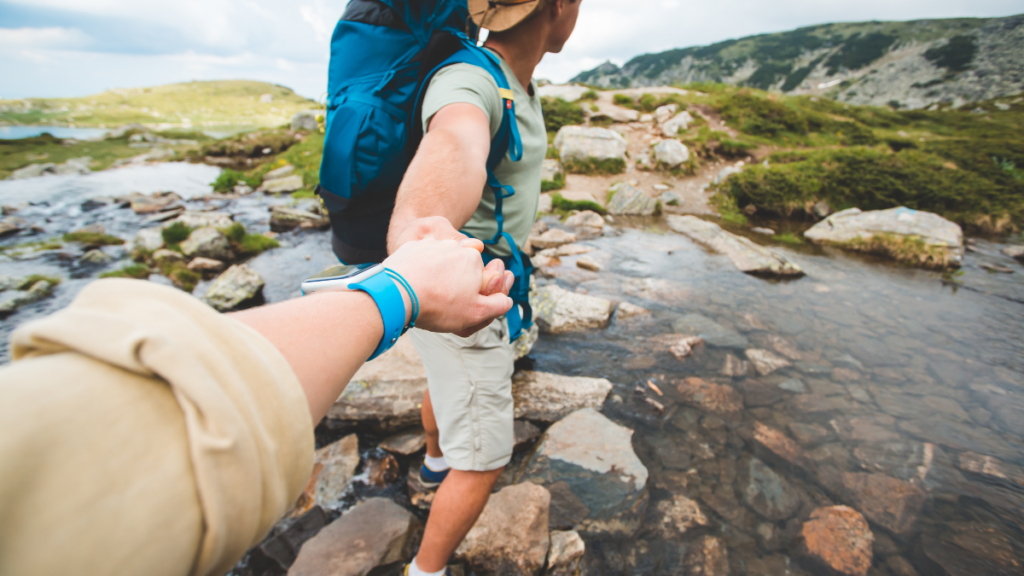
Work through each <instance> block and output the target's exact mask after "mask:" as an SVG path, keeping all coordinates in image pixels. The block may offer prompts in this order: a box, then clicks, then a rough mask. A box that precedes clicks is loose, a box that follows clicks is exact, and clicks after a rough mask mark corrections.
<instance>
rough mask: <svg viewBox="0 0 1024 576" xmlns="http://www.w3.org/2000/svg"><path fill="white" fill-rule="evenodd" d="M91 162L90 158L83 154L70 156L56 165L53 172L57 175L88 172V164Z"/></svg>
mask: <svg viewBox="0 0 1024 576" xmlns="http://www.w3.org/2000/svg"><path fill="white" fill-rule="evenodd" d="M90 164H92V158H89V157H88V156H85V157H83V158H71V159H69V160H67V161H65V162H64V163H63V164H61V165H59V166H57V168H56V169H55V170H54V174H56V175H57V176H71V175H75V174H78V175H84V174H89V173H90V172H92V170H90V169H89V165H90Z"/></svg>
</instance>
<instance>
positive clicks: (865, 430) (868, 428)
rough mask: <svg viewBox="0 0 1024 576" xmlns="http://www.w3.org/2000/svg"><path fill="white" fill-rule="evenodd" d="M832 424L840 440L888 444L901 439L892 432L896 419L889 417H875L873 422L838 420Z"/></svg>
mask: <svg viewBox="0 0 1024 576" xmlns="http://www.w3.org/2000/svg"><path fill="white" fill-rule="evenodd" d="M831 424H832V428H834V429H835V431H836V432H837V433H838V434H839V436H840V438H844V439H846V440H849V441H853V442H886V441H889V440H896V439H898V438H899V437H900V436H899V434H897V433H896V432H894V431H893V430H892V428H893V426H894V424H895V419H894V418H892V417H891V416H888V415H879V416H875V417H874V419H873V420H872V419H869V418H850V419H845V418H837V419H835V420H832V422H831Z"/></svg>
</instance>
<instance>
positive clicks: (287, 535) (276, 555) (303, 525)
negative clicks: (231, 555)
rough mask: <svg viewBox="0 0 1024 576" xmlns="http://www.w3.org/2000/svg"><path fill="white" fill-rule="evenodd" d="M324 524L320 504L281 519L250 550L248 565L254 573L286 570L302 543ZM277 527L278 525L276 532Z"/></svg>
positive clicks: (324, 520)
mask: <svg viewBox="0 0 1024 576" xmlns="http://www.w3.org/2000/svg"><path fill="white" fill-rule="evenodd" d="M326 524H327V516H326V514H325V513H324V511H323V509H322V508H320V507H314V508H313V509H312V510H310V511H309V512H307V513H305V514H303V515H302V516H301V517H299V518H295V519H294V520H282V521H281V522H279V523H278V526H275V528H274V529H273V530H272V532H277V533H276V534H275V535H274V536H271V537H269V538H267V539H266V540H264V541H263V542H261V543H260V545H259V546H257V547H256V548H255V549H253V550H252V552H251V554H250V556H249V558H248V562H247V563H248V565H249V567H250V569H251V570H252V572H253V573H255V574H260V573H263V574H265V573H267V572H268V571H270V572H273V573H277V574H283V573H285V572H287V571H288V567H289V566H291V565H292V564H294V563H295V558H296V556H298V554H299V550H300V549H301V548H302V545H303V544H304V543H305V542H306V541H307V540H309V539H310V538H312V537H313V536H316V534H317V532H319V531H320V530H321V529H322V528H323V527H324V526H325V525H326ZM278 527H281V529H280V531H279V532H278Z"/></svg>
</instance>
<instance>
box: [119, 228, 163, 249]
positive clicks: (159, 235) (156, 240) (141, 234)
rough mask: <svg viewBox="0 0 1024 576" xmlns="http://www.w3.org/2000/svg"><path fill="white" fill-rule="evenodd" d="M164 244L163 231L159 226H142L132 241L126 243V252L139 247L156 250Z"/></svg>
mask: <svg viewBox="0 0 1024 576" xmlns="http://www.w3.org/2000/svg"><path fill="white" fill-rule="evenodd" d="M163 245H164V237H163V231H162V230H161V229H160V228H143V229H142V230H139V231H138V232H137V233H136V234H135V237H134V238H132V241H131V242H130V243H129V244H128V246H127V248H128V253H129V254H131V253H132V252H134V251H135V250H136V249H138V248H141V249H143V250H148V251H150V252H156V251H157V250H159V249H160V248H161V247H163Z"/></svg>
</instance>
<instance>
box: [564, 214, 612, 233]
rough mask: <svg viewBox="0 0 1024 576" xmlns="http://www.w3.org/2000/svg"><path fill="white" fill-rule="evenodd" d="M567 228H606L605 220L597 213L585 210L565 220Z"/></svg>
mask: <svg viewBox="0 0 1024 576" xmlns="http://www.w3.org/2000/svg"><path fill="white" fill-rule="evenodd" d="M565 225H566V226H572V227H574V228H577V227H578V228H597V229H603V228H604V218H603V217H602V216H601V215H600V214H598V213H597V212H593V211H591V210H583V211H582V212H577V213H575V214H573V215H572V216H569V217H568V218H566V219H565Z"/></svg>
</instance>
